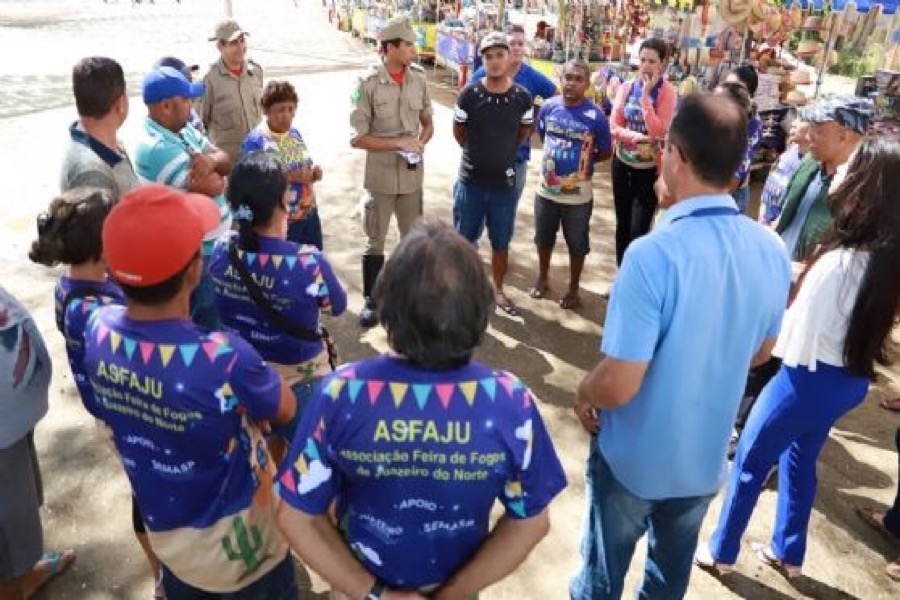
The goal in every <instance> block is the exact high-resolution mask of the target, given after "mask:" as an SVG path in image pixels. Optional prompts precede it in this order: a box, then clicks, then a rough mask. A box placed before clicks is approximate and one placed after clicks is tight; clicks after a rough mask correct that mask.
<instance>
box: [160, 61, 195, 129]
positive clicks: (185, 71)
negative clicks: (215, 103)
mask: <svg viewBox="0 0 900 600" xmlns="http://www.w3.org/2000/svg"><path fill="white" fill-rule="evenodd" d="M160 67H172V68H173V69H175V70H176V71H181V74H182V75H184V77H185V79H187V80H188V81H191V82H193V81H194V73H196V72H197V71H199V70H200V65H196V64H194V65H188V64H187V63H185V62H184V61H183V60H181V59H180V58H175V57H174V56H164V57H162V58H161V59H159V60H158V61H156V62H155V63H154V64H153V68H154V69H158V68H160ZM188 122H189V123H190V124H191V125H193V126H194V128H195V129H196V130H197V131H199V132H200V133H202V134H203V135H206V126H205V125H203V119H201V118H200V113H198V112H197V107H196V106H192V107H191V118H190V120H189V121H188Z"/></svg>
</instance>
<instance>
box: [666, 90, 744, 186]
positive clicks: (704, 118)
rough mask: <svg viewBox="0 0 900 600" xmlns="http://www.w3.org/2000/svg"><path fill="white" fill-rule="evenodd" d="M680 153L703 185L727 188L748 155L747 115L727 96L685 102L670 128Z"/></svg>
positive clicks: (698, 96)
mask: <svg viewBox="0 0 900 600" xmlns="http://www.w3.org/2000/svg"><path fill="white" fill-rule="evenodd" d="M669 141H670V142H671V144H670V145H673V146H675V148H670V149H669V151H676V150H677V151H678V152H679V153H680V158H681V159H682V160H683V161H685V162H686V163H688V165H689V168H690V171H691V172H692V173H693V175H694V177H695V178H696V179H697V180H698V181H699V182H701V183H703V184H706V185H709V186H711V187H715V188H727V187H728V186H729V185H730V183H731V180H732V178H733V177H734V174H735V172H736V171H737V170H738V167H739V166H740V164H741V161H743V160H744V156H745V155H746V152H747V113H746V111H744V110H743V109H742V108H741V107H740V106H739V105H738V104H737V102H735V101H734V100H731V99H730V97H728V96H723V95H713V94H709V93H700V94H694V95H692V96H688V97H687V98H685V99H684V102H683V103H682V105H681V108H679V109H678V112H677V113H676V114H675V118H674V119H673V120H672V125H671V127H670V128H669Z"/></svg>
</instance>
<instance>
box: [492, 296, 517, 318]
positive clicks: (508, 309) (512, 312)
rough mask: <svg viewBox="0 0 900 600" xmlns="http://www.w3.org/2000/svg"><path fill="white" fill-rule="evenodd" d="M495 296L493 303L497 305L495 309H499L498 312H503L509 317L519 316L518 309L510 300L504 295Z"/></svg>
mask: <svg viewBox="0 0 900 600" xmlns="http://www.w3.org/2000/svg"><path fill="white" fill-rule="evenodd" d="M497 296H499V298H503V300H499V298H498V297H497ZM497 296H495V297H494V301H495V302H496V304H497V308H499V309H500V310H502V311H503V312H505V313H506V314H508V315H509V316H511V317H518V316H519V309H518V307H517V306H516V305H515V304H513V303H512V300H510V299H509V298H508V297H507V296H506V294H503V293H501V294H498V295H497Z"/></svg>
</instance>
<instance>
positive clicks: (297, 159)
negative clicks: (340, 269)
mask: <svg viewBox="0 0 900 600" xmlns="http://www.w3.org/2000/svg"><path fill="white" fill-rule="evenodd" d="M241 150H242V151H243V152H244V154H248V153H250V152H256V151H259V150H263V151H273V152H276V153H277V154H278V158H279V160H281V162H282V163H283V164H284V167H285V169H287V170H288V171H293V170H295V169H300V168H302V167H311V166H312V164H313V161H312V158H311V157H310V156H309V150H308V149H307V148H306V142H304V141H303V136H302V135H300V132H299V131H298V130H297V128H296V127H291V129H290V130H289V131H287V132H285V133H275V132H273V131H272V130H270V129H269V126H268V125H267V124H266V123H265V122H263V123H260V124H259V125H258V126H257V127H256V128H255V129H253V130H252V131H251V132H250V133H249V134H247V138H246V139H245V140H244V144H243V147H242V148H241ZM289 185H290V190H291V192H290V194H291V195H290V199H289V200H288V218H290V219H291V220H294V219H297V218H301V217H305V216H306V212H305V211H302V210H300V211H298V209H300V208H303V209H306V208H308V207H309V206H310V204H312V201H313V187H312V185H310V184H308V183H291V184H289Z"/></svg>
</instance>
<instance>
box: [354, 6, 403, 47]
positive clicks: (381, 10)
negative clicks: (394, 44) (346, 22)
mask: <svg viewBox="0 0 900 600" xmlns="http://www.w3.org/2000/svg"><path fill="white" fill-rule="evenodd" d="M392 12H393V5H392V4H386V3H382V2H371V3H370V2H357V4H356V5H355V6H354V9H353V12H352V16H351V19H350V31H351V33H352V34H353V35H354V36H355V37H359V38H361V39H363V40H365V41H367V42H372V43H377V42H378V36H379V34H380V33H381V28H382V27H384V24H385V23H386V22H387V20H388V19H389V18H390V17H391V14H392Z"/></svg>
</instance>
